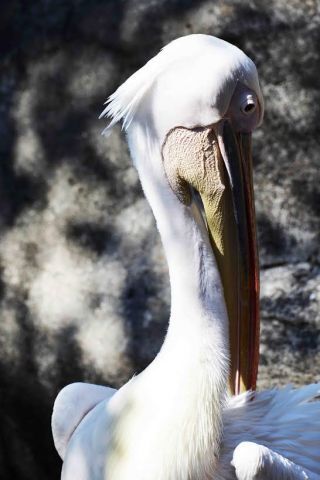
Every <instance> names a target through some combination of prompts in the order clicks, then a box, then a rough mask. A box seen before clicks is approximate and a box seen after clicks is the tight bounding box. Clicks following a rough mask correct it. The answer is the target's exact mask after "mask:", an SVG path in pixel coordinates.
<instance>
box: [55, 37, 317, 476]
mask: <svg viewBox="0 0 320 480" xmlns="http://www.w3.org/2000/svg"><path fill="white" fill-rule="evenodd" d="M263 111H264V105H263V98H262V94H261V90H260V86H259V80H258V75H257V71H256V67H255V65H254V63H253V62H252V61H251V60H250V59H249V58H248V57H247V56H246V55H245V54H244V53H243V52H242V51H241V50H239V49H238V48H237V47H235V46H233V45H231V44H229V43H227V42H225V41H223V40H220V39H218V38H215V37H212V36H208V35H200V34H199V35H190V36H186V37H182V38H179V39H177V40H175V41H173V42H171V43H170V44H169V45H167V46H166V47H164V48H163V49H162V50H161V51H160V53H158V55H156V56H155V57H154V58H152V59H151V60H150V61H149V62H148V63H147V64H146V65H145V66H144V67H142V68H141V69H140V70H138V71H137V72H136V73H134V74H133V75H132V76H131V77H130V78H129V79H128V80H127V81H126V82H124V83H123V85H121V86H120V87H119V88H118V89H117V90H116V92H115V93H113V95H111V97H110V98H109V100H108V101H107V106H106V108H105V110H104V111H103V113H102V115H101V116H107V117H109V118H111V123H110V124H109V126H108V127H107V130H110V128H112V127H113V126H114V125H115V124H116V123H117V122H119V121H122V124H123V128H124V129H125V131H126V135H127V139H128V143H129V148H130V153H131V156H132V159H133V162H134V165H135V167H136V169H137V171H138V174H139V177H140V180H141V184H142V187H143V190H144V193H145V195H146V198H147V200H148V202H149V203H150V206H151V208H152V210H153V214H154V216H155V219H156V222H157V228H158V230H159V233H160V235H161V239H162V243H163V247H164V250H165V254H166V259H167V263H168V267H169V276H170V284H171V314H170V320H169V326H168V331H167V335H166V338H165V341H164V343H163V345H162V348H161V350H160V352H159V353H158V355H157V356H156V358H155V359H154V360H153V361H152V362H151V364H150V365H149V366H148V367H147V368H146V369H145V370H144V371H143V372H142V373H140V374H139V375H137V376H134V377H133V378H132V379H131V380H130V381H129V382H128V383H126V384H125V385H124V386H123V387H122V388H120V389H119V390H118V391H116V390H114V389H112V388H108V387H103V386H97V385H90V384H85V383H75V384H71V385H69V386H67V387H65V388H64V389H63V390H62V391H61V392H60V393H59V395H58V397H57V399H56V401H55V405H54V410H53V416H52V431H53V437H54V442H55V446H56V449H57V451H58V453H59V454H60V456H61V458H62V459H63V467H62V476H61V478H62V479H63V480H75V479H76V480H89V479H90V480H213V479H217V480H219V479H224V480H225V479H239V480H251V479H252V480H253V479H274V480H277V479H279V480H280V479H282V480H285V479H288V480H289V479H292V480H295V479H296V480H301V479H312V480H315V479H319V478H320V405H319V402H318V401H317V395H319V391H320V388H319V385H316V384H313V385H308V386H305V387H302V388H299V389H294V388H292V387H286V388H283V389H278V390H277V389H272V390H268V391H263V392H254V389H255V384H256V376H257V365H258V341H259V321H258V311H259V308H258V295H259V281H258V257H257V248H256V239H255V215H254V199H253V187H252V171H251V170H252V169H251V151H250V150H251V147H250V138H251V132H252V131H253V130H254V129H255V128H256V127H257V126H259V125H260V123H261V122H262V117H263Z"/></svg>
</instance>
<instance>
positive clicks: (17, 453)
mask: <svg viewBox="0 0 320 480" xmlns="http://www.w3.org/2000/svg"><path fill="white" fill-rule="evenodd" d="M195 32H196V33H198V32H202V33H208V34H213V35H216V36H219V37H221V38H223V39H225V40H227V41H230V42H232V43H234V44H236V45H238V46H239V47H240V48H242V49H243V50H244V51H245V52H246V53H247V54H249V56H250V57H251V58H252V59H253V60H254V61H255V62H256V64H257V67H258V70H259V73H260V78H261V84H262V88H263V91H264V95H265V101H266V116H265V122H264V125H263V127H262V128H261V130H260V131H258V132H256V133H255V139H254V157H255V190H256V203H257V216H258V233H259V243H260V254H261V267H262V272H261V280H262V292H261V304H262V345H261V368H260V379H259V387H260V388H264V387H267V386H274V385H282V384H285V383H287V382H289V381H291V382H293V383H294V384H297V385H299V384H303V383H305V382H310V381H313V380H319V378H320V377H319V372H320V353H319V348H318V345H319V332H320V316H319V304H320V286H319V279H320V255H319V231H320V229H319V226H320V225H319V224H320V220H319V204H320V190H319V188H320V187H319V185H320V175H319V171H320V140H319V133H320V122H319V118H320V85H319V72H320V52H319V42H320V12H319V2H318V1H317V0H314V1H313V0H309V1H307V0H305V1H304V2H301V1H299V0H286V1H284V0H269V1H268V2H264V1H258V0H256V1H254V0H252V1H247V0H245V1H241V0H238V1H237V0H230V1H202V0H152V1H148V0H138V1H137V0H136V1H134V0H109V1H108V0H103V1H102V0H101V1H99V0H92V1H85V0H69V1H64V0H35V1H33V2H29V1H22V0H19V1H18V0H10V1H9V0H6V1H5V0H3V1H2V2H1V16H0V37H1V41H0V50H1V71H0V72H1V73H0V113H1V114H0V137H1V141H0V155H1V160H0V206H1V207H0V228H1V236H0V254H1V260H0V272H1V280H0V295H1V310H0V315H1V321H0V420H1V428H0V478H1V479H10V480H11V479H15V480H20V479H23V480H29V479H30V480H31V479H32V480H35V479H44V478H45V479H48V480H54V479H58V478H59V471H60V461H59V459H58V456H57V454H56V453H55V451H54V449H53V445H52V440H51V433H50V414H51V408H52V404H53V400H54V398H55V396H56V394H57V392H58V390H59V389H60V388H61V387H62V386H64V385H65V384H67V383H69V382H72V381H77V380H85V381H90V382H99V383H106V384H110V385H114V386H119V385H121V384H122V383H123V382H125V381H126V380H127V379H128V378H129V377H130V376H131V375H132V374H133V373H134V372H138V371H140V370H141V369H142V368H144V367H145V366H146V365H147V364H148V363H149V362H150V361H151V359H152V358H153V357H154V355H155V354H156V353H157V351H158V350H159V348H160V345H161V342H162V339H163V336H164V334H165V331H166V326H167V319H168V315H169V287H168V277H167V267H166V263H165V259H164V255H163V251H162V247H161V245H160V242H159V237H158V234H157V231H156V229H155V223H154V220H153V217H152V215H151V212H150V209H149V206H148V204H147V203H146V201H145V200H144V198H143V195H142V191H141V188H140V185H139V181H138V178H137V174H136V172H135V171H134V170H133V168H132V166H131V162H130V160H129V157H128V152H127V148H126V145H125V142H124V139H123V137H122V136H121V135H120V129H116V130H115V131H114V133H113V134H112V136H111V137H110V138H109V139H105V138H103V137H102V136H101V135H100V132H101V130H102V129H103V126H104V125H103V121H102V122H101V121H100V122H99V121H98V120H97V116H98V114H99V113H100V112H101V110H102V103H103V102H104V100H105V99H106V98H107V96H108V95H109V94H110V93H112V92H113V91H114V89H115V88H116V87H117V86H118V85H119V84H120V83H121V82H123V81H124V80H125V79H126V78H127V77H128V76H129V75H130V74H131V73H132V72H134V71H135V70H136V69H137V68H139V67H140V66H142V65H143V64H144V63H145V61H146V60H148V59H149V58H150V57H151V56H153V55H154V54H155V53H157V52H158V50H159V49H160V48H161V47H162V46H163V45H164V44H166V43H167V42H169V41H170V40H172V39H174V38H176V37H178V36H181V35H186V34H190V33H195Z"/></svg>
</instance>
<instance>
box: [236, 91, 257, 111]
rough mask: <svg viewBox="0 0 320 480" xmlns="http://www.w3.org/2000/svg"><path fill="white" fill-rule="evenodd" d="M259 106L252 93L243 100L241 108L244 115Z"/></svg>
mask: <svg viewBox="0 0 320 480" xmlns="http://www.w3.org/2000/svg"><path fill="white" fill-rule="evenodd" d="M256 108H257V105H256V102H255V101H254V99H253V97H252V95H248V96H247V98H246V99H245V100H244V102H242V104H241V106H240V110H241V112H242V113H243V114H244V115H250V114H251V113H253V112H254V111H255V110H256Z"/></svg>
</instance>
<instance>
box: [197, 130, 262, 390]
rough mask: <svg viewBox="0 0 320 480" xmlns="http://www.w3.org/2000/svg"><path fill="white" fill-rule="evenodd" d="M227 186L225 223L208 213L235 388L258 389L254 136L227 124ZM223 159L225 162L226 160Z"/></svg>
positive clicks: (223, 155) (223, 143)
mask: <svg viewBox="0 0 320 480" xmlns="http://www.w3.org/2000/svg"><path fill="white" fill-rule="evenodd" d="M217 139H218V146H219V152H220V164H219V162H218V168H219V171H220V174H221V179H222V181H223V183H224V187H225V189H224V192H223V195H222V197H223V198H222V199H221V206H220V207H222V210H221V211H222V212H223V218H222V220H221V219H220V218H218V217H217V213H218V212H212V210H211V211H210V208H209V209H208V207H207V208H206V205H205V203H207V202H208V199H206V200H205V201H204V208H205V210H206V209H207V210H208V214H206V216H207V223H208V231H209V236H210V242H211V245H212V248H213V251H214V253H215V257H216V260H217V263H218V267H219V270H220V275H221V279H222V284H223V288H224V295H225V301H226V306H227V312H228V318H229V344H230V358H231V365H230V390H231V392H232V393H235V394H238V393H241V392H243V391H246V390H250V389H255V387H256V379H257V373H258V362H259V265H258V249H257V241H256V221H255V209H254V192H253V177H252V156H251V134H250V133H236V134H235V133H234V132H233V130H232V127H231V126H230V124H229V122H228V121H223V122H222V124H221V126H220V131H219V130H218V132H217ZM221 159H222V160H223V162H221Z"/></svg>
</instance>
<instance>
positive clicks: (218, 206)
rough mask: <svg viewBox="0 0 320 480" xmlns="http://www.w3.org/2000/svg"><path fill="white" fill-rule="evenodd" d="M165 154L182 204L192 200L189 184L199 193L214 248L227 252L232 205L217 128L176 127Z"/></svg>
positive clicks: (172, 185) (168, 176)
mask: <svg viewBox="0 0 320 480" xmlns="http://www.w3.org/2000/svg"><path fill="white" fill-rule="evenodd" d="M162 156H163V162H164V168H165V172H166V175H167V178H168V182H169V184H170V186H171V188H172V190H173V191H174V193H175V194H176V195H177V197H178V198H179V200H180V201H181V202H182V203H184V204H185V205H189V204H190V202H191V192H190V187H189V186H192V187H193V188H194V189H195V190H197V191H198V192H199V194H200V196H201V199H202V202H203V206H204V209H205V214H206V218H207V222H208V226H209V230H210V234H211V235H212V238H213V240H214V242H213V243H214V245H215V249H217V250H218V252H219V254H220V255H224V252H225V242H224V240H223V230H224V224H225V222H226V220H227V218H228V216H230V207H231V205H230V202H229V200H230V196H229V195H227V191H228V189H229V186H228V178H227V172H226V169H225V166H224V162H223V159H222V157H221V154H220V150H219V147H218V141H217V138H216V135H215V132H214V130H213V129H211V128H198V129H195V130H188V129H186V128H182V127H177V128H175V129H173V130H171V131H170V132H169V134H168V135H167V137H166V140H165V143H164V145H163V148H162ZM227 197H229V200H228V198H227ZM231 213H232V209H231Z"/></svg>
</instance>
